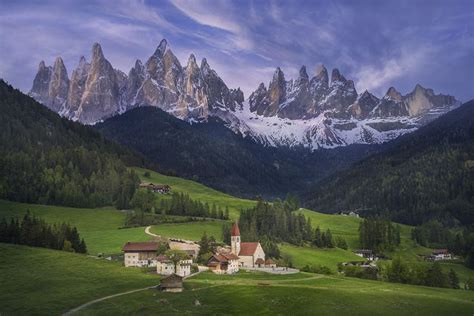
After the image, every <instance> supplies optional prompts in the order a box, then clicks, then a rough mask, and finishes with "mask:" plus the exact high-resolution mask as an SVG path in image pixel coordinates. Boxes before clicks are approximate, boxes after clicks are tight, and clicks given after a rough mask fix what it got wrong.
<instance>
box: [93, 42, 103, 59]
mask: <svg viewBox="0 0 474 316" xmlns="http://www.w3.org/2000/svg"><path fill="white" fill-rule="evenodd" d="M99 59H104V53H103V52H102V47H101V46H100V44H99V43H94V45H92V61H93V62H94V61H95V60H99Z"/></svg>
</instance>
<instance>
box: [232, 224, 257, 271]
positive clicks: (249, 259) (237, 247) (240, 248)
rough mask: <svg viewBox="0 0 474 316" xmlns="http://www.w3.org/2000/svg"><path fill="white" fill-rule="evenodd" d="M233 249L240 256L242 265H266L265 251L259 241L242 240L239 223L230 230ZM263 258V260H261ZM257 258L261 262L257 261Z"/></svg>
mask: <svg viewBox="0 0 474 316" xmlns="http://www.w3.org/2000/svg"><path fill="white" fill-rule="evenodd" d="M230 243H231V251H232V253H233V254H234V255H236V256H238V257H239V265H240V266H241V267H255V266H256V265H257V266H258V265H259V264H260V265H265V252H264V251H263V248H262V245H260V243H259V242H241V241H240V230H239V225H238V224H237V223H234V224H233V225H232V229H231V231H230ZM258 259H261V260H263V262H261V261H260V260H258ZM257 260H258V262H259V263H257Z"/></svg>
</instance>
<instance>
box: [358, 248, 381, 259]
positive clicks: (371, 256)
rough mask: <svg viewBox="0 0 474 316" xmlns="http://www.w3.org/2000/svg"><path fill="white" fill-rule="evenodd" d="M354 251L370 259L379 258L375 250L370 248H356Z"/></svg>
mask: <svg viewBox="0 0 474 316" xmlns="http://www.w3.org/2000/svg"><path fill="white" fill-rule="evenodd" d="M354 253H355V254H356V255H358V256H359V257H362V258H365V259H368V260H370V261H373V260H376V259H377V257H376V256H375V254H374V253H373V251H372V250H370V249H357V250H354Z"/></svg>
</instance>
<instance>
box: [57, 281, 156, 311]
mask: <svg viewBox="0 0 474 316" xmlns="http://www.w3.org/2000/svg"><path fill="white" fill-rule="evenodd" d="M155 287H156V286H149V287H146V288H143V289H137V290H131V291H127V292H122V293H117V294H113V295H109V296H104V297H101V298H98V299H96V300H93V301H90V302H87V303H85V304H82V305H80V306H78V307H76V308H73V309H71V310H70V311H67V312H65V313H64V314H63V316H69V315H73V314H75V313H77V312H78V311H80V310H81V309H83V308H86V307H88V306H91V305H92V304H95V303H98V302H102V301H105V300H108V299H110V298H114V297H117V296H122V295H127V294H132V293H135V292H140V291H145V290H149V289H153V288H155Z"/></svg>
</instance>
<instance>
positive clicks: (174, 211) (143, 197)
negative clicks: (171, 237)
mask: <svg viewBox="0 0 474 316" xmlns="http://www.w3.org/2000/svg"><path fill="white" fill-rule="evenodd" d="M130 206H131V207H132V208H133V209H134V210H135V211H136V212H138V213H140V214H141V215H144V214H143V213H149V214H157V215H176V216H187V217H201V218H205V217H207V218H215V219H222V220H227V219H229V208H228V207H227V206H226V207H225V208H221V207H220V206H218V205H216V204H212V206H210V205H209V203H203V202H201V201H199V200H193V199H191V197H190V196H189V194H186V193H177V192H174V193H173V194H171V199H168V198H165V197H161V198H160V199H159V201H157V198H156V194H155V193H153V192H152V191H151V190H137V191H136V192H135V194H134V195H133V197H132V199H131V201H130ZM140 214H138V216H140Z"/></svg>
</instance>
